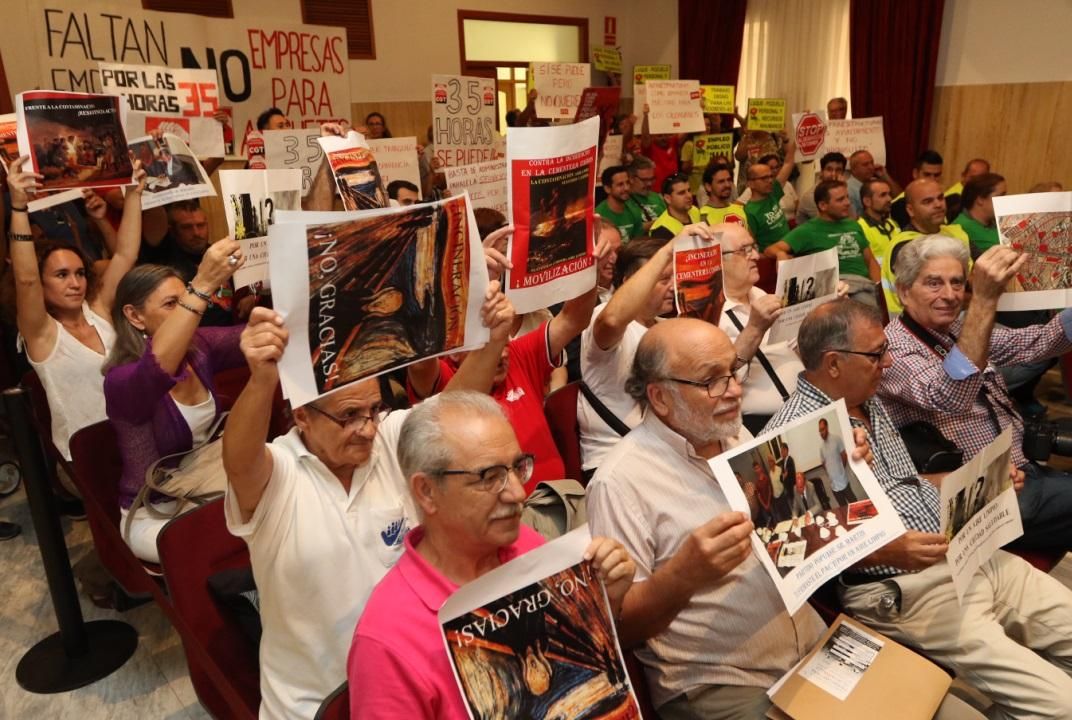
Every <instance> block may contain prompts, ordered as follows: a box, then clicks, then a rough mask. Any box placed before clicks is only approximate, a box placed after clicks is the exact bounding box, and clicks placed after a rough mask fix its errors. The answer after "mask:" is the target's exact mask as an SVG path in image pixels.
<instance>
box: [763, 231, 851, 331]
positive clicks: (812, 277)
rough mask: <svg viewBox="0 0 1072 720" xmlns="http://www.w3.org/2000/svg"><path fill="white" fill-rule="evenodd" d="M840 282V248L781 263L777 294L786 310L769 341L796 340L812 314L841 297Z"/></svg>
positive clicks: (773, 328) (776, 284) (775, 323)
mask: <svg viewBox="0 0 1072 720" xmlns="http://www.w3.org/2000/svg"><path fill="white" fill-rule="evenodd" d="M838 280H839V278H838V256H837V248H830V249H829V250H823V251H822V252H818V253H815V254H813V255H804V256H803V257H798V258H793V259H792V260H782V261H780V262H779V263H778V279H777V280H776V281H775V285H774V294H775V295H776V296H778V297H779V298H780V299H781V301H782V307H783V308H785V310H783V311H782V314H781V315H779V316H778V319H777V320H775V321H774V324H773V325H771V327H770V330H768V331H767V342H768V343H770V344H774V343H780V342H786V341H787V340H792V339H794V338H795V337H796V336H797V331H798V330H799V329H800V324H801V323H802V322H804V318H805V317H807V316H808V313H810V312H811V311H812V310H813V309H815V308H816V307H818V306H819V305H822V304H823V303H825V302H830V301H831V300H833V299H834V298H836V297H837V286H838Z"/></svg>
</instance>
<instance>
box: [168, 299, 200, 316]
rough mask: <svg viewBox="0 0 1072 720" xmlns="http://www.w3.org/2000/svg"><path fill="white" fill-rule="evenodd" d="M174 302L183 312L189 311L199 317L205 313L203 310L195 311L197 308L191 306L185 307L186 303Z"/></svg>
mask: <svg viewBox="0 0 1072 720" xmlns="http://www.w3.org/2000/svg"><path fill="white" fill-rule="evenodd" d="M175 302H177V303H178V305H179V307H181V308H183V309H184V310H189V311H190V312H192V313H193V314H194V315H201V316H204V314H205V311H204V310H198V309H197V308H195V307H194V306H193V305H187V304H186V303H184V302H183V301H182V300H176V301H175Z"/></svg>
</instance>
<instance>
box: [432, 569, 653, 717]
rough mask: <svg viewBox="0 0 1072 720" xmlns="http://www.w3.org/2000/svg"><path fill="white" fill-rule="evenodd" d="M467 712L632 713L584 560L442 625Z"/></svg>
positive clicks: (600, 598) (600, 599) (602, 603)
mask: <svg viewBox="0 0 1072 720" xmlns="http://www.w3.org/2000/svg"><path fill="white" fill-rule="evenodd" d="M443 633H444V636H445V638H446V644H447V647H448V648H449V650H450V655H451V660H452V662H453V664H454V667H455V670H456V673H457V676H458V679H459V683H460V685H461V686H462V688H463V693H462V694H463V696H464V699H465V701H466V703H467V704H468V706H469V714H470V716H471V717H473V718H615V719H616V720H631V719H634V718H636V719H638V718H639V717H640V716H639V714H638V711H637V708H636V705H635V701H634V700H633V697H632V692H631V688H630V685H629V682H628V674H627V673H626V671H625V667H624V665H623V664H622V663H621V661H620V656H619V651H618V647H617V641H616V638H615V635H614V629H613V625H612V620H611V618H610V613H609V612H608V610H607V602H606V599H605V595H604V592H603V585H602V583H601V582H600V580H599V577H598V576H597V575H596V574H595V572H594V571H593V570H592V568H591V565H590V564H589V563H588V562H581V563H579V564H577V565H574V566H573V567H570V568H567V569H565V570H563V571H561V572H558V573H555V574H554V575H551V576H549V577H547V578H545V579H543V580H540V581H538V582H535V583H533V584H531V585H527V586H525V587H523V588H521V589H519V590H516V591H514V592H511V593H509V594H507V595H504V596H503V597H501V598H499V599H498V600H494V601H492V602H490V603H488V604H486V605H484V606H483V607H481V608H478V609H476V610H473V611H470V612H468V613H465V614H463V615H460V616H458V617H456V618H454V619H452V620H448V621H446V622H444V623H443Z"/></svg>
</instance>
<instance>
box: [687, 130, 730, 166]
mask: <svg viewBox="0 0 1072 720" xmlns="http://www.w3.org/2000/svg"><path fill="white" fill-rule="evenodd" d="M692 147H693V150H692V164H693V167H702V168H706V167H707V166H708V165H709V164H710V163H711V161H712V160H714V159H716V158H724V159H725V162H726V164H727V165H729V166H730V167H732V166H733V133H715V134H714V135H697V136H696V138H695V139H694V140H693V141H692Z"/></svg>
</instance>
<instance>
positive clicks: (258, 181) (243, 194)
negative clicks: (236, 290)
mask: <svg viewBox="0 0 1072 720" xmlns="http://www.w3.org/2000/svg"><path fill="white" fill-rule="evenodd" d="M220 191H221V195H222V196H223V209H224V212H225V213H226V215H227V230H228V232H230V234H231V235H232V237H234V239H235V240H237V241H238V243H239V244H240V245H241V246H242V254H243V255H245V257H246V262H245V263H244V264H243V265H242V267H240V268H238V270H237V271H235V274H234V283H235V287H246V286H247V285H253V284H255V283H263V282H265V281H266V280H267V279H268V227H269V226H270V225H271V224H272V223H273V222H275V213H276V212H282V211H284V210H300V209H301V171H299V170H220Z"/></svg>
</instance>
